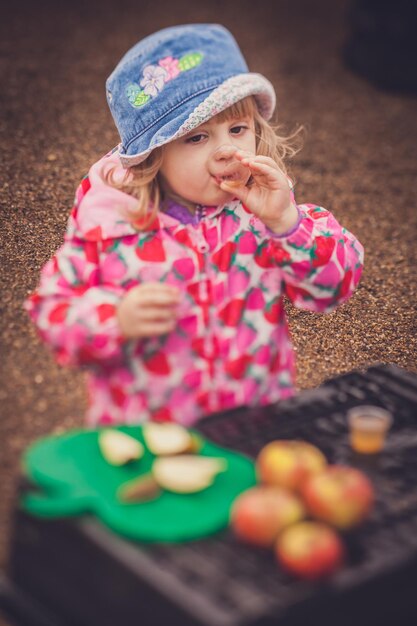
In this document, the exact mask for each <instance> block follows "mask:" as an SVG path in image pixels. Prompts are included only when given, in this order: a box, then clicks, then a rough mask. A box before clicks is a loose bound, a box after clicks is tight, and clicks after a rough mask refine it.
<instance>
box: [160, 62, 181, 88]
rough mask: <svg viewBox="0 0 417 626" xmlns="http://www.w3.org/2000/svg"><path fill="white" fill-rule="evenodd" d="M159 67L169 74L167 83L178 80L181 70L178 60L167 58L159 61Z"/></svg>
mask: <svg viewBox="0 0 417 626" xmlns="http://www.w3.org/2000/svg"><path fill="white" fill-rule="evenodd" d="M159 65H160V66H161V67H163V68H164V69H165V70H166V71H167V72H168V76H167V78H165V82H168V81H169V80H171V79H172V78H176V77H177V76H178V74H179V73H180V72H181V70H180V69H179V67H178V59H173V58H172V57H166V58H165V59H162V60H161V61H159Z"/></svg>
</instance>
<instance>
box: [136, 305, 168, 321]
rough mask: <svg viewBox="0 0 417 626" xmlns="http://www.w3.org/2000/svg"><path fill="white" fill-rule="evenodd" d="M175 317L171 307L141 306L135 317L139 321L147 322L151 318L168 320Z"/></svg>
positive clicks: (151, 319)
mask: <svg viewBox="0 0 417 626" xmlns="http://www.w3.org/2000/svg"><path fill="white" fill-rule="evenodd" d="M174 317H175V315H174V311H173V310H172V308H171V307H165V306H161V307H154V306H149V307H144V308H143V307H141V308H140V309H139V310H138V312H137V318H138V320H140V321H141V322H143V321H144V322H149V321H153V320H158V321H170V320H172V319H173V318H174Z"/></svg>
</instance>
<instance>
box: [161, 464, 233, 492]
mask: <svg viewBox="0 0 417 626" xmlns="http://www.w3.org/2000/svg"><path fill="white" fill-rule="evenodd" d="M226 468H227V461H226V459H221V458H214V457H205V456H195V455H192V454H184V455H181V456H174V457H165V458H159V459H156V460H155V461H154V463H153V466H152V474H153V477H154V478H155V480H156V482H157V483H158V485H160V487H162V488H163V489H166V490H167V491H173V492H175V493H195V492H197V491H202V490H203V489H206V488H207V487H210V485H212V484H213V482H214V479H215V477H216V475H217V474H219V473H220V472H224V471H225V470H226Z"/></svg>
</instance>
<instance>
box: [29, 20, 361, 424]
mask: <svg viewBox="0 0 417 626" xmlns="http://www.w3.org/2000/svg"><path fill="white" fill-rule="evenodd" d="M107 98H108V102H109V106H110V109H111V112H112V115H113V117H114V120H115V123H116V125H117V127H118V130H119V133H120V136H121V144H120V145H119V146H118V148H117V149H115V150H114V151H112V152H111V153H109V154H108V155H106V156H105V157H104V158H102V159H101V160H99V161H98V162H97V163H96V164H95V165H93V166H92V168H91V169H90V172H89V174H88V176H87V177H86V178H84V180H83V181H82V182H81V185H80V187H79V188H78V190H77V193H76V200H75V206H74V209H73V211H72V215H71V218H70V221H69V227H68V231H67V233H66V236H65V241H64V244H63V245H62V247H61V248H60V250H59V251H58V252H57V254H56V255H55V256H54V257H53V259H52V260H51V261H49V262H48V263H47V265H46V266H45V268H44V269H43V271H42V277H41V282H40V286H39V288H38V290H37V291H36V292H35V293H34V295H32V296H31V297H30V298H29V300H28V301H27V303H26V307H27V310H28V311H29V313H30V315H31V317H32V319H33V320H34V321H35V323H36V324H37V326H38V329H39V331H40V334H41V336H42V337H43V339H44V340H45V341H47V342H48V343H49V344H50V345H51V346H52V347H53V349H54V351H55V352H56V355H57V359H58V361H59V363H61V364H72V365H78V366H82V367H86V368H88V370H89V378H88V387H89V395H90V407H89V409H88V415H87V418H88V423H89V424H90V425H93V424H108V423H117V422H126V423H132V422H142V421H145V420H150V419H153V420H173V421H176V422H180V423H182V424H185V425H191V424H192V423H194V422H195V421H196V420H198V419H199V418H201V417H202V416H203V415H205V414H208V413H211V412H214V411H219V410H223V409H229V408H231V407H236V406H239V405H244V404H267V403H272V402H275V401H277V400H280V399H282V398H286V397H288V396H290V395H292V394H293V393H294V353H293V350H292V347H291V343H290V339H289V333H288V327H287V322H286V319H285V314H284V308H283V302H282V298H283V295H284V294H285V295H287V296H288V298H289V299H290V300H291V301H292V302H293V303H294V304H295V305H296V306H299V307H302V308H304V309H308V310H311V311H321V312H328V311H331V310H333V309H334V308H335V307H336V306H337V305H338V304H340V303H342V302H344V301H345V300H347V299H348V298H349V296H350V295H351V294H352V292H353V290H354V289H355V287H356V285H357V284H358V281H359V278H360V274H361V269H362V256H363V250H362V246H361V245H360V243H359V242H358V241H357V240H356V239H355V237H354V236H353V235H352V234H351V233H349V232H348V231H347V230H346V229H344V228H342V227H341V226H340V225H339V224H338V222H337V221H336V219H335V218H334V217H333V215H332V214H331V213H329V211H327V210H325V209H323V208H321V207H319V206H316V205H314V204H302V205H298V206H297V205H296V203H295V200H294V196H293V193H292V189H291V183H290V181H289V179H288V178H287V176H286V174H285V168H284V164H283V157H284V156H285V154H286V153H287V152H288V149H289V147H288V144H287V143H286V142H285V141H284V140H283V139H282V138H280V137H278V136H276V135H275V133H274V132H273V130H272V128H271V126H270V125H269V124H268V121H267V120H268V119H270V117H271V115H272V113H273V110H274V107H275V94H274V90H273V87H272V85H271V83H270V82H269V81H268V80H267V79H266V78H264V77H263V76H261V75H260V74H254V73H250V72H249V71H248V69H247V66H246V63H245V61H244V59H243V57H242V54H241V52H240V50H239V48H238V46H237V44H236V42H235V40H234V39H233V37H232V36H231V34H230V33H229V32H228V31H227V30H225V29H224V28H223V27H221V26H218V25H185V26H178V27H173V28H168V29H165V30H162V31H160V32H158V33H156V34H154V35H152V36H150V37H147V38H146V39H145V40H143V41H141V42H139V43H138V44H137V45H136V46H134V47H133V48H132V49H131V50H130V51H129V52H128V53H127V54H126V55H125V56H124V57H123V58H122V60H121V61H120V63H119V64H118V65H117V67H116V69H115V70H114V72H113V73H112V74H111V76H110V77H109V79H108V81H107ZM232 161H238V162H239V164H240V170H241V172H242V171H243V174H241V175H240V178H237V176H235V175H234V174H233V173H232V174H230V170H229V166H230V163H231V162H232Z"/></svg>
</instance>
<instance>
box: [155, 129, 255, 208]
mask: <svg viewBox="0 0 417 626" xmlns="http://www.w3.org/2000/svg"><path fill="white" fill-rule="evenodd" d="M224 145H229V146H230V145H232V146H234V147H235V148H239V149H240V150H245V151H248V152H251V153H252V154H254V153H255V152H256V139H255V124H254V121H253V119H252V118H251V117H241V118H235V119H229V120H223V121H219V120H217V119H216V118H215V117H214V118H212V119H211V120H209V121H208V122H206V123H205V124H202V125H201V126H199V127H198V128H196V129H194V130H193V131H192V132H191V133H189V134H188V135H185V136H184V137H181V138H180V139H177V140H175V141H172V142H171V143H168V144H167V145H166V146H164V147H163V160H162V166H161V169H160V173H161V175H162V179H163V183H164V185H165V186H166V187H167V189H168V191H170V192H171V193H172V192H173V193H174V194H175V195H177V196H180V197H181V198H183V199H184V200H186V201H187V203H191V204H194V205H197V204H201V205H205V206H217V205H220V204H224V203H225V202H227V201H228V200H230V198H231V194H230V193H228V192H226V191H223V190H222V189H220V182H221V181H222V175H223V174H224V169H225V167H226V165H227V164H228V163H229V162H230V157H227V158H226V157H224V156H223V157H222V156H216V155H215V154H214V152H215V151H216V150H217V148H219V147H220V146H224ZM249 177H250V173H249V170H248V180H249ZM246 182H247V181H246Z"/></svg>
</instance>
